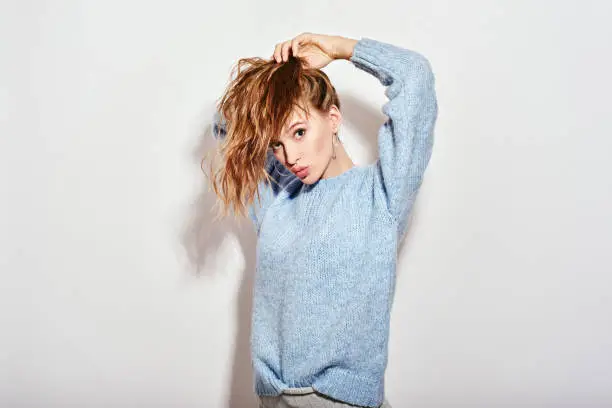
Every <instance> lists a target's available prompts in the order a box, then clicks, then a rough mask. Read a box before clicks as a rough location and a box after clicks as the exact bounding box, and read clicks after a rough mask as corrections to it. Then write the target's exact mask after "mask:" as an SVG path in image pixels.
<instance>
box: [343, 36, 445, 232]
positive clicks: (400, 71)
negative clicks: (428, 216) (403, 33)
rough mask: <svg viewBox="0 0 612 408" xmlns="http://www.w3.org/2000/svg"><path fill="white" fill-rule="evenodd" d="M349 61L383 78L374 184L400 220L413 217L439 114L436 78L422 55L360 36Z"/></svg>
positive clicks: (394, 216)
mask: <svg viewBox="0 0 612 408" xmlns="http://www.w3.org/2000/svg"><path fill="white" fill-rule="evenodd" d="M350 61H351V62H352V63H353V64H354V65H355V66H356V67H357V68H360V69H362V70H364V71H366V72H368V73H370V74H372V75H374V76H375V77H376V78H378V79H379V81H380V82H381V84H383V85H384V86H386V89H385V95H386V96H387V98H388V99H389V100H388V101H387V102H386V103H385V104H384V105H383V107H382V112H383V113H384V114H385V115H387V116H388V119H387V120H386V121H385V123H384V124H383V125H382V126H381V127H380V128H379V131H378V150H379V158H378V159H377V161H376V163H375V166H376V175H375V187H376V188H377V189H378V190H380V191H381V192H382V197H383V198H384V202H385V205H386V207H387V209H388V211H389V213H390V214H391V217H392V218H393V219H394V220H395V222H397V223H399V224H400V226H402V225H403V224H404V223H405V222H406V219H407V216H408V215H409V213H410V211H411V208H412V205H413V203H414V199H415V197H416V193H417V192H418V190H419V188H420V186H421V183H422V180H423V175H424V173H425V169H426V167H427V164H428V162H429V159H430V157H431V153H432V147H433V140H434V126H435V122H436V118H437V113H438V104H437V100H436V92H435V79H434V74H433V72H432V69H431V66H430V63H429V61H428V60H427V59H426V58H425V57H424V56H423V55H421V54H419V53H417V52H415V51H412V50H408V49H405V48H401V47H398V46H395V45H392V44H388V43H383V42H380V41H376V40H373V39H370V38H362V39H360V40H359V41H358V42H357V43H356V44H355V47H354V49H353V55H352V56H351V58H350Z"/></svg>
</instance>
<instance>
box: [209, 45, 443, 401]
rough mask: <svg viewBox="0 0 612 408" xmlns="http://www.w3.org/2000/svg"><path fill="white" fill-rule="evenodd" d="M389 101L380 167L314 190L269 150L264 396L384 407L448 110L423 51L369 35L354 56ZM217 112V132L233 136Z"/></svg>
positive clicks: (262, 243) (261, 287) (255, 331)
mask: <svg viewBox="0 0 612 408" xmlns="http://www.w3.org/2000/svg"><path fill="white" fill-rule="evenodd" d="M350 61H351V62H352V63H353V65H354V66H355V67H357V68H359V69H361V70H363V71H365V72H368V73H370V74H372V75H374V76H375V77H376V78H378V80H379V81H380V83H381V84H382V85H384V86H385V87H386V88H385V95H386V96H387V98H388V99H389V100H388V101H386V102H385V104H384V105H383V106H382V112H383V113H384V114H385V115H386V116H387V117H388V119H387V120H386V121H385V122H384V124H382V125H381V127H380V128H379V130H378V139H377V140H378V148H379V149H378V150H379V157H378V159H377V160H376V162H374V163H372V164H369V165H364V166H354V167H352V168H350V169H349V170H348V171H345V172H344V173H341V174H340V175H338V176H335V177H330V178H326V179H319V180H318V181H317V182H315V183H313V184H310V185H308V184H305V183H302V181H301V180H300V179H299V178H298V177H297V176H296V175H294V174H293V173H291V172H290V171H289V170H288V169H286V168H285V167H284V166H283V165H282V164H281V163H280V162H279V161H278V160H277V159H276V158H275V156H274V155H273V154H272V153H271V152H270V151H268V156H267V162H266V168H267V170H268V172H269V173H270V174H271V175H272V177H274V178H275V179H276V180H277V181H278V184H275V183H272V184H270V185H268V184H266V183H265V182H261V183H260V185H259V188H260V190H259V191H260V194H261V199H260V200H256V201H255V202H254V203H253V204H252V205H251V206H250V208H249V217H250V219H251V220H252V222H253V224H254V226H255V230H256V231H257V235H258V240H257V249H256V270H255V280H254V288H253V289H254V290H253V313H252V321H251V339H250V343H251V355H252V367H253V369H254V373H255V384H254V391H255V392H256V393H257V394H258V395H261V396H274V395H279V394H280V393H282V392H283V391H287V390H289V392H291V389H299V388H303V387H312V388H314V389H315V390H317V391H318V392H320V393H322V394H326V395H328V396H330V397H332V398H335V399H338V400H340V401H344V402H346V403H349V404H354V405H361V406H367V407H377V406H379V405H380V404H381V403H382V402H383V399H384V377H385V370H386V367H387V359H388V339H389V324H390V312H391V306H392V302H393V297H394V292H395V278H396V264H397V250H398V245H399V243H400V242H401V240H402V238H403V236H404V234H405V232H406V229H407V224H408V217H409V215H410V212H411V209H412V206H413V203H414V201H415V198H416V194H417V192H418V191H419V188H420V186H421V184H422V180H423V176H424V173H425V169H426V167H427V165H428V162H429V159H430V157H431V153H432V147H433V138H434V136H433V135H434V126H435V122H436V118H437V112H438V105H437V100H436V94H435V89H434V82H435V81H434V75H433V72H432V70H431V66H430V63H429V61H428V60H427V59H426V58H425V57H424V56H423V55H421V54H419V53H417V52H415V51H412V50H408V49H405V48H401V47H399V46H395V45H392V44H388V43H384V42H381V41H377V40H374V39H371V38H365V37H363V38H361V39H360V40H359V41H358V42H357V43H356V45H355V47H354V50H353V55H352V56H351V58H350ZM225 125H226V122H225V121H224V120H223V118H221V117H220V116H219V114H218V113H215V117H214V121H213V134H214V135H215V136H216V137H217V138H222V137H224V135H225V129H226V128H225Z"/></svg>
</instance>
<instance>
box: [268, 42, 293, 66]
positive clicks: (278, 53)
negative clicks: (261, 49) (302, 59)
mask: <svg viewBox="0 0 612 408" xmlns="http://www.w3.org/2000/svg"><path fill="white" fill-rule="evenodd" d="M291 44H292V42H291V40H289V41H285V42H282V43H278V44H276V47H274V54H272V58H274V59H275V60H276V62H285V61H287V60H288V59H289V49H290V48H291Z"/></svg>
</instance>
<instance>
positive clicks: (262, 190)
mask: <svg viewBox="0 0 612 408" xmlns="http://www.w3.org/2000/svg"><path fill="white" fill-rule="evenodd" d="M212 135H213V137H214V138H215V139H216V140H217V142H219V143H221V142H222V141H223V140H224V139H225V137H226V136H227V121H226V119H225V118H224V117H223V116H222V115H221V114H220V113H219V112H218V111H215V113H214V115H213V121H212ZM265 168H266V170H267V171H268V173H269V174H270V176H271V177H272V179H273V180H275V181H276V182H273V183H272V184H270V183H267V181H266V180H262V181H260V182H259V184H258V187H257V188H258V191H259V198H258V197H257V196H255V199H254V201H253V202H252V203H251V204H250V205H249V207H248V209H247V210H248V215H249V218H250V219H251V221H252V222H253V226H254V227H255V231H256V232H257V234H258V235H259V229H260V228H261V223H262V221H263V218H264V216H265V214H266V211H267V210H268V207H269V206H270V204H271V203H272V202H273V201H274V199H275V197H276V196H277V195H278V194H279V193H280V192H281V191H288V192H289V194H292V193H294V192H296V191H297V190H298V186H299V185H301V184H302V182H301V180H300V179H299V177H297V176H296V175H295V174H293V173H291V172H290V171H289V170H287V169H286V168H285V167H284V166H283V165H282V164H281V163H280V162H279V161H278V159H277V158H276V156H274V153H272V150H271V149H268V151H267V152H266V161H265Z"/></svg>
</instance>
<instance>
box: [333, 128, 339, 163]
mask: <svg viewBox="0 0 612 408" xmlns="http://www.w3.org/2000/svg"><path fill="white" fill-rule="evenodd" d="M334 136H336V140H338V132H336V133H334ZM337 144H338V143H337V142H336V141H334V142H332V149H333V153H332V159H335V158H336V148H335V146H336V145H337Z"/></svg>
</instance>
